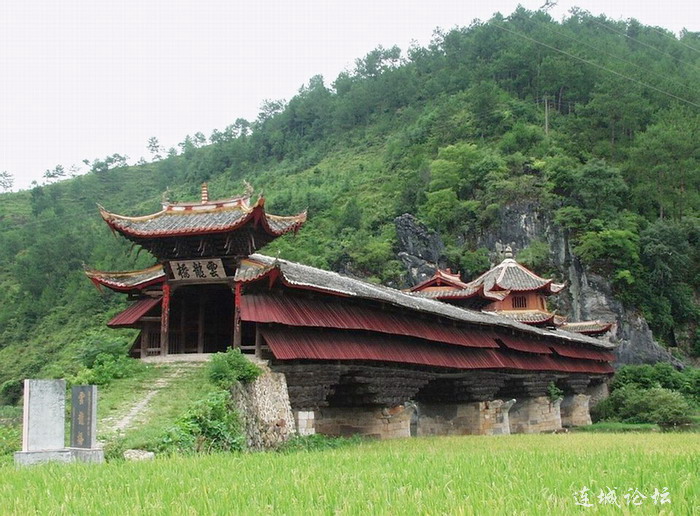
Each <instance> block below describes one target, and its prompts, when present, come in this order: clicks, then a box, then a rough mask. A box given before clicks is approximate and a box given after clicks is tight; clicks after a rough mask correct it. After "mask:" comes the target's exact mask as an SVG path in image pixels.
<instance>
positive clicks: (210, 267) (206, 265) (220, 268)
mask: <svg viewBox="0 0 700 516" xmlns="http://www.w3.org/2000/svg"><path fill="white" fill-rule="evenodd" d="M170 269H171V270H172V271H173V276H174V278H175V279H176V280H192V279H195V280H196V279H212V278H225V277H226V271H225V270H224V264H223V263H222V262H221V259H219V258H214V259H209V260H183V261H177V262H176V261H173V262H170Z"/></svg>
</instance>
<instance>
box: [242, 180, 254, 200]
mask: <svg viewBox="0 0 700 516" xmlns="http://www.w3.org/2000/svg"><path fill="white" fill-rule="evenodd" d="M243 184H244V185H245V195H246V197H250V196H251V195H253V192H254V191H255V189H254V188H253V185H251V184H250V183H249V182H248V181H246V180H245V179H244V180H243Z"/></svg>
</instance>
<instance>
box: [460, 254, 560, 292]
mask: <svg viewBox="0 0 700 516" xmlns="http://www.w3.org/2000/svg"><path fill="white" fill-rule="evenodd" d="M468 285H469V286H479V285H483V286H484V291H486V292H489V291H491V290H509V291H512V292H523V291H525V292H529V291H534V290H545V291H547V292H551V293H557V292H559V291H561V290H562V289H563V288H564V285H563V284H558V283H552V280H548V279H544V278H540V277H539V276H538V275H537V274H535V273H534V272H532V271H530V270H528V269H526V268H525V267H523V266H522V265H520V264H519V263H518V262H516V261H515V260H513V259H512V258H506V259H505V260H503V261H502V262H501V263H500V264H499V265H497V266H496V267H494V268H493V269H491V270H489V271H487V272H485V273H484V274H482V275H481V276H479V277H478V278H476V279H475V280H474V281H471V282H469V283H468Z"/></svg>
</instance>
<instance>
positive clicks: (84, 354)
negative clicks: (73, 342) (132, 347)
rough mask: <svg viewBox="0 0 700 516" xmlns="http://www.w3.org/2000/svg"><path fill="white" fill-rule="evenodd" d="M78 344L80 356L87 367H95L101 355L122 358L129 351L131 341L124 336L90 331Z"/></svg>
mask: <svg viewBox="0 0 700 516" xmlns="http://www.w3.org/2000/svg"><path fill="white" fill-rule="evenodd" d="M78 345H79V349H80V351H78V358H79V359H80V361H81V362H82V363H83V365H84V366H85V367H93V366H94V365H95V362H96V361H97V357H98V356H100V355H111V356H113V357H114V358H120V357H122V356H124V355H125V354H126V353H127V351H128V347H129V343H128V342H127V341H125V340H124V339H123V338H119V337H115V336H113V335H105V334H104V333H102V332H99V331H94V332H91V333H89V334H88V335H86V336H85V337H84V338H83V339H81V340H80V342H79V343H78Z"/></svg>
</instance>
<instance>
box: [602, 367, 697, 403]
mask: <svg viewBox="0 0 700 516" xmlns="http://www.w3.org/2000/svg"><path fill="white" fill-rule="evenodd" d="M627 385H633V386H636V387H639V388H642V389H650V388H652V387H663V388H665V389H670V390H672V391H678V392H680V393H681V394H683V395H684V396H686V398H687V399H688V401H690V402H692V403H697V402H698V401H699V400H700V369H697V368H693V367H688V368H686V369H684V370H683V371H678V370H676V368H674V367H673V366H672V365H671V364H669V363H667V362H659V363H657V364H654V365H653V366H652V365H647V364H645V365H628V366H624V367H621V368H620V369H619V370H618V371H617V373H615V378H614V379H613V381H612V383H611V385H610V388H611V389H612V390H613V391H614V390H615V389H619V388H621V387H625V386H627Z"/></svg>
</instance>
